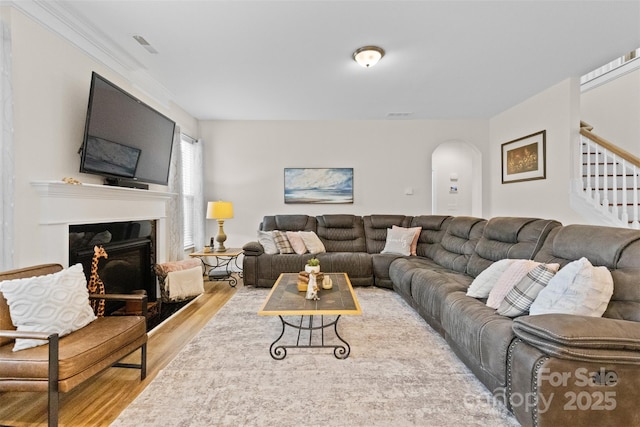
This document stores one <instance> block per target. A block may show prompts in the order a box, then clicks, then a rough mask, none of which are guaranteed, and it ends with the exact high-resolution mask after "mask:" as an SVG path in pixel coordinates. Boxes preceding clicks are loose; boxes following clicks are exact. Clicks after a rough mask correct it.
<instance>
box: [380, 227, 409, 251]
mask: <svg viewBox="0 0 640 427" xmlns="http://www.w3.org/2000/svg"><path fill="white" fill-rule="evenodd" d="M415 235H416V231H415V230H413V229H410V228H402V227H398V228H387V241H386V242H385V244H384V249H382V252H380V253H381V254H396V255H404V256H409V255H411V242H413V238H414V237H415Z"/></svg>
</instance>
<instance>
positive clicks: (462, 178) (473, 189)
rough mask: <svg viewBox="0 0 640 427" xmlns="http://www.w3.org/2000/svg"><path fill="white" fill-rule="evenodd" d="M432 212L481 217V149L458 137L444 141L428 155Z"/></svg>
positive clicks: (435, 213)
mask: <svg viewBox="0 0 640 427" xmlns="http://www.w3.org/2000/svg"><path fill="white" fill-rule="evenodd" d="M431 178H432V179H431V182H432V186H433V188H432V206H431V211H432V213H433V214H434V215H452V216H459V215H470V216H476V217H482V153H481V152H480V150H478V149H477V148H476V147H474V146H473V145H472V144H469V143H467V142H465V141H460V140H450V141H445V142H443V143H442V144H440V145H438V146H437V147H436V148H435V150H433V153H432V155H431Z"/></svg>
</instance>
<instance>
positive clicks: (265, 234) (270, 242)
mask: <svg viewBox="0 0 640 427" xmlns="http://www.w3.org/2000/svg"><path fill="white" fill-rule="evenodd" d="M258 243H260V244H261V245H262V247H263V248H264V253H265V254H268V255H275V254H279V253H280V251H279V250H278V247H277V246H276V241H275V240H274V239H273V232H272V231H260V230H258Z"/></svg>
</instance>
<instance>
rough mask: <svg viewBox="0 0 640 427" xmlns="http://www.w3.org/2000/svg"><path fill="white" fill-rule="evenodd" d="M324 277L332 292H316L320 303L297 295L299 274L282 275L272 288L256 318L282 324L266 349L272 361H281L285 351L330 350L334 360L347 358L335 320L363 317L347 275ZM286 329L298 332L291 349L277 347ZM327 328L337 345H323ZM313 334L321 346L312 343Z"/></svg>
mask: <svg viewBox="0 0 640 427" xmlns="http://www.w3.org/2000/svg"><path fill="white" fill-rule="evenodd" d="M324 275H325V276H327V275H328V276H329V277H331V280H332V281H333V288H332V289H320V291H319V292H318V296H319V297H320V299H319V300H317V301H315V300H308V299H306V298H305V295H306V292H299V291H298V273H282V274H281V275H280V277H278V280H277V281H276V283H275V284H274V285H273V288H272V289H271V292H270V293H269V296H268V297H267V300H266V301H265V302H264V304H263V305H262V308H261V309H260V311H259V312H258V315H260V316H278V317H279V318H280V321H281V322H282V332H281V333H280V336H279V337H278V338H277V339H276V340H275V341H274V342H273V343H272V344H271V347H270V348H269V353H270V354H271V357H273V358H274V359H276V360H282V359H284V358H285V357H286V356H287V349H288V348H333V355H334V356H335V357H336V358H337V359H346V358H347V357H349V353H350V352H351V347H350V346H349V344H348V343H347V342H346V341H345V340H344V339H343V338H342V337H341V336H340V335H339V334H338V320H340V317H341V316H342V315H359V314H362V310H361V309H360V304H359V303H358V298H356V294H355V293H354V292H353V287H352V286H351V281H350V280H349V277H348V276H347V273H324ZM291 316H296V317H297V316H299V320H297V319H295V318H294V319H290V317H291ZM325 316H327V319H325ZM285 317H287V319H285ZM305 317H306V318H307V321H306V322H305ZM314 317H320V323H319V324H317V323H315V324H314ZM287 326H288V327H290V328H293V329H296V330H297V339H296V342H295V344H291V345H283V344H280V345H278V341H280V340H281V339H282V337H283V336H284V333H285V330H286V328H287ZM328 328H331V329H333V331H334V333H335V337H336V338H337V340H338V341H339V343H335V344H330V343H326V342H325V329H328ZM302 331H308V334H309V339H308V340H306V339H302V337H301V335H302ZM314 332H320V334H321V336H320V343H314V342H313V340H312V338H313V334H314ZM305 335H306V334H305ZM316 341H318V340H317V339H316Z"/></svg>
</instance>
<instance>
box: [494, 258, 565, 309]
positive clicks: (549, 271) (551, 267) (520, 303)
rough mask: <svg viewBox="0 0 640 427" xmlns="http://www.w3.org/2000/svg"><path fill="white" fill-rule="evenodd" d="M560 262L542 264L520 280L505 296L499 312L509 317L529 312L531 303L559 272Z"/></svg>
mask: <svg viewBox="0 0 640 427" xmlns="http://www.w3.org/2000/svg"><path fill="white" fill-rule="evenodd" d="M559 268H560V264H540V265H538V266H537V267H535V268H534V269H533V270H531V271H530V272H529V273H527V275H526V276H525V277H524V278H523V279H522V280H520V281H519V282H518V283H517V284H516V285H515V286H514V287H513V289H511V290H510V291H509V293H508V294H507V296H505V297H504V299H503V300H502V302H501V303H500V307H498V314H499V315H501V316H507V317H516V316H522V315H523V314H526V313H528V312H529V308H530V307H531V303H533V301H535V299H536V297H537V296H538V294H539V293H540V291H541V290H542V289H544V287H545V286H547V284H548V283H549V281H550V280H551V279H552V278H553V276H554V275H555V274H556V273H557V272H558V269H559Z"/></svg>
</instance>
